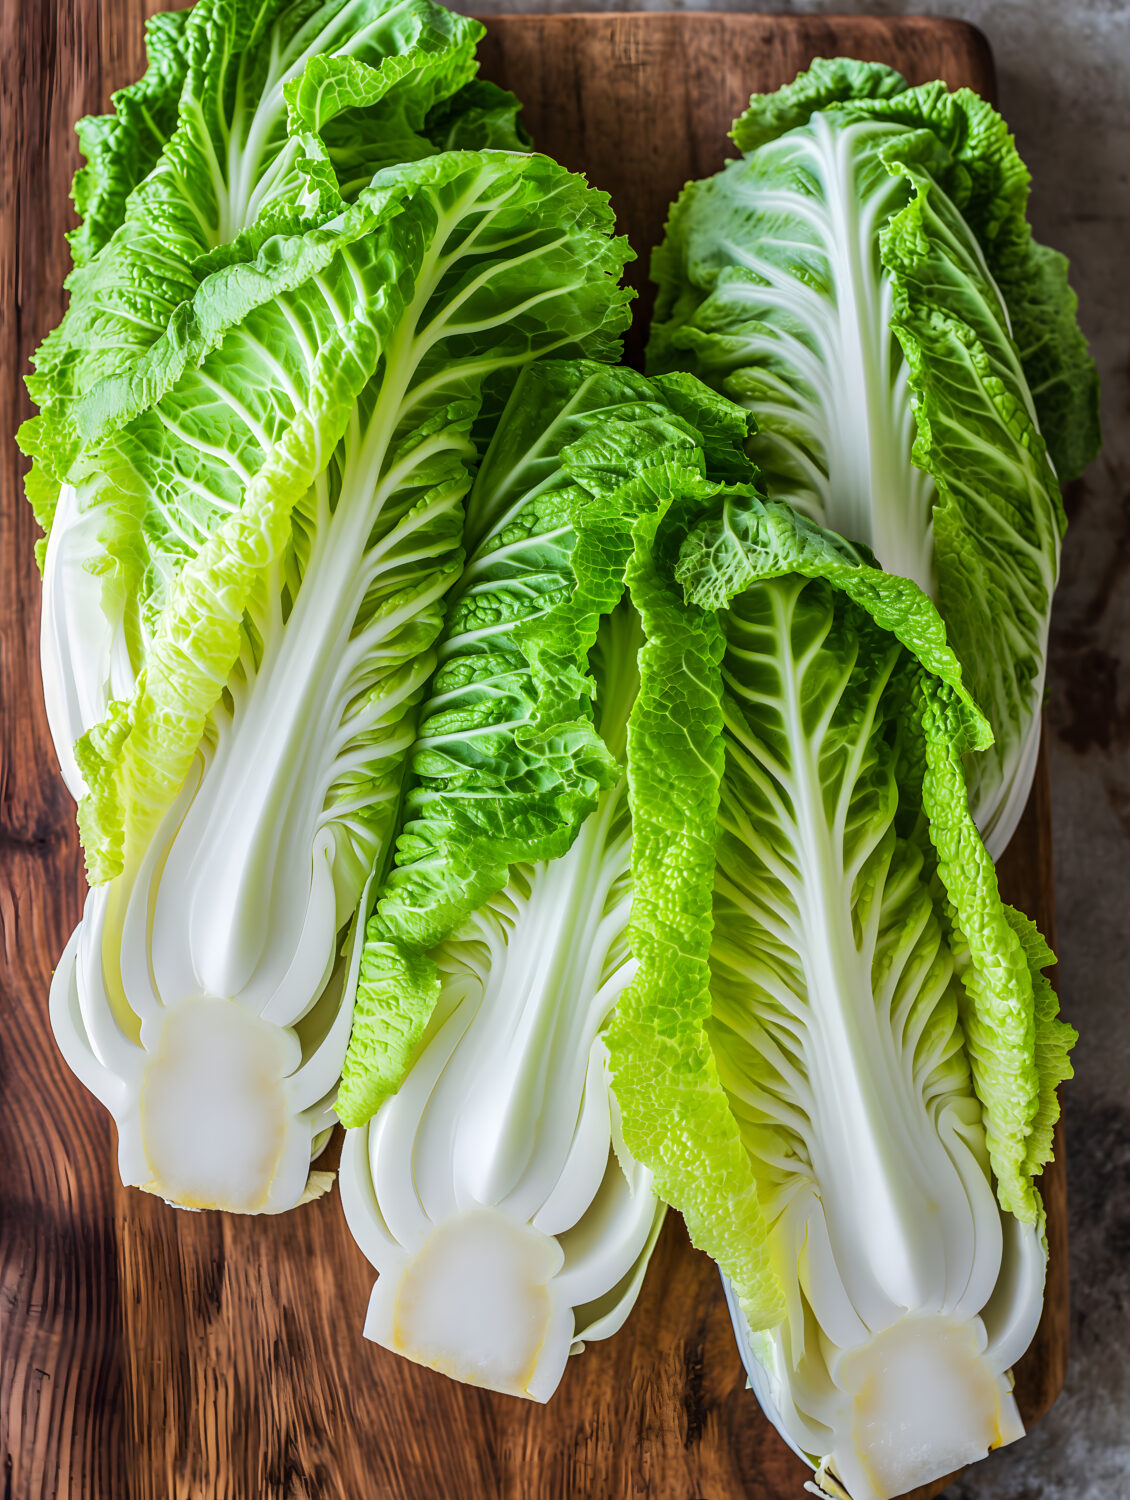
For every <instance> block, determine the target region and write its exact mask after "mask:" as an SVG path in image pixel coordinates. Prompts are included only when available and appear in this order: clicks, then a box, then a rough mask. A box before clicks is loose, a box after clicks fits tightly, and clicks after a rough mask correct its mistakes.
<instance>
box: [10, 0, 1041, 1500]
mask: <svg viewBox="0 0 1130 1500" xmlns="http://www.w3.org/2000/svg"><path fill="white" fill-rule="evenodd" d="M151 8H156V7H152V6H150V5H149V4H148V3H146V0H114V3H112V4H103V3H101V0H66V3H63V0H59V3H58V4H57V5H55V6H50V5H48V4H47V3H46V0H44V3H43V4H42V5H38V4H31V3H28V4H24V5H19V4H15V3H13V4H10V5H5V6H4V8H3V21H2V23H0V110H2V118H0V141H2V142H3V151H4V156H3V172H2V176H0V254H2V257H3V258H2V263H0V319H2V337H0V432H2V433H3V434H4V435H5V441H4V443H3V445H2V448H0V451H2V463H3V468H2V471H0V474H2V480H0V483H2V502H3V508H2V526H3V533H2V537H0V570H2V572H0V600H2V601H3V606H2V608H3V615H2V619H0V668H2V672H3V689H2V690H3V712H2V722H0V732H2V735H3V739H2V742H0V745H2V755H3V758H2V761H0V771H2V776H3V810H2V822H0V858H2V860H3V866H4V868H3V878H2V881H0V931H2V937H3V944H2V954H0V961H2V964H3V969H2V997H3V998H2V1004H3V1033H2V1034H3V1043H2V1049H0V1058H2V1066H3V1074H2V1095H0V1422H2V1423H3V1429H2V1433H0V1447H2V1449H3V1464H4V1485H5V1488H4V1492H3V1493H4V1496H5V1500H55V1497H68V1500H72V1497H82V1500H300V1497H301V1500H439V1497H441V1496H442V1497H453V1500H495V1497H498V1500H519V1497H520V1500H627V1497H638V1496H647V1497H652V1500H695V1497H701V1500H738V1497H740V1496H744V1497H750V1500H783V1497H786V1496H788V1497H792V1500H798V1497H799V1495H800V1490H801V1485H802V1483H803V1481H804V1479H805V1477H806V1475H807V1470H806V1469H805V1468H804V1466H803V1465H802V1464H801V1463H800V1462H799V1460H797V1459H795V1458H794V1457H793V1456H792V1454H791V1453H790V1452H789V1451H788V1450H787V1449H786V1447H785V1445H784V1444H783V1443H782V1442H781V1441H780V1439H779V1438H778V1437H777V1436H776V1434H775V1433H774V1432H773V1430H772V1429H771V1428H770V1427H769V1425H768V1424H767V1423H766V1422H765V1420H764V1419H763V1418H762V1417H761V1415H760V1413H759V1411H758V1408H757V1405H756V1403H755V1402H754V1400H753V1398H752V1396H750V1395H749V1393H748V1392H747V1391H746V1390H745V1389H744V1384H745V1382H744V1377H743V1372H742V1368H741V1365H740V1363H739V1360H738V1356H737V1353H736V1352H735V1348H734V1344H733V1340H732V1338H731V1334H730V1328H729V1320H728V1318H727V1314H726V1309H725V1306H724V1303H723V1300H722V1294H721V1288H720V1285H719V1281H718V1276H717V1273H716V1272H715V1270H714V1268H713V1266H712V1265H711V1263H710V1262H709V1261H708V1260H707V1259H706V1258H705V1257H704V1256H702V1255H699V1254H698V1253H697V1252H695V1251H693V1250H691V1248H690V1246H689V1245H688V1243H687V1240H686V1236H685V1234H684V1232H683V1229H682V1226H681V1224H680V1222H679V1221H678V1220H677V1218H676V1216H675V1215H669V1216H668V1221H667V1225H666V1228H665V1229H664V1232H663V1235H662V1238H661V1240H660V1243H659V1247H658V1249H657V1251H656V1254H655V1257H654V1259H653V1261H652V1265H651V1269H650V1272H649V1274H648V1277H647V1280H646V1282H645V1285H644V1290H643V1293H642V1295H641V1297H640V1299H639V1303H638V1305H637V1307H636V1309H635V1311H634V1312H633V1314H632V1316H631V1317H630V1319H629V1321H628V1323H627V1325H626V1327H625V1328H624V1329H623V1330H622V1331H621V1332H620V1333H619V1334H618V1335H616V1337H614V1338H612V1339H610V1340H608V1341H607V1342H606V1343H603V1344H597V1345H595V1346H594V1347H593V1348H591V1349H590V1350H589V1351H588V1352H587V1353H586V1354H584V1355H583V1356H582V1357H581V1358H579V1359H575V1360H572V1361H571V1362H570V1365H569V1369H568V1371H567V1373H566V1375H565V1378H564V1380H563V1382H562V1385H561V1388H560V1390H559V1391H558V1393H557V1395H556V1396H555V1398H554V1399H553V1401H552V1403H551V1404H550V1405H549V1406H547V1407H538V1406H533V1405H531V1404H529V1403H526V1402H521V1401H518V1400H515V1399H512V1398H509V1397H504V1396H496V1395H493V1394H490V1393H486V1392H483V1391H477V1390H472V1389H470V1388H468V1387H465V1386H459V1385H455V1384H453V1383H452V1382H450V1381H448V1380H446V1379H445V1378H444V1377H442V1376H440V1375H437V1374H434V1373H432V1372H430V1371H427V1370H422V1369H420V1368H418V1367H417V1366H415V1365H411V1364H408V1363H407V1362H404V1361H401V1360H398V1359H396V1358H395V1357H394V1356H392V1355H391V1354H388V1353H386V1352H385V1351H384V1350H382V1349H378V1348H376V1347H374V1346H372V1345H369V1344H366V1343H365V1342H364V1341H363V1340H362V1338H361V1333H360V1330H361V1324H362V1319H363V1316H364V1311H365V1305H366V1301H367V1298H368V1293H369V1289H370V1286H371V1283H372V1274H371V1272H370V1269H369V1267H368V1265H367V1264H366V1262H365V1261H364V1259H363V1257H362V1256H361V1254H360V1252H359V1251H357V1250H356V1249H355V1247H354V1246H353V1244H352V1242H351V1240H350V1239H349V1236H348V1234H347V1232H346V1229H345V1224H344V1221H343V1218H342V1215H341V1211H340V1208H339V1205H338V1200H337V1195H336V1193H335V1194H333V1195H331V1196H330V1197H328V1198H325V1199H323V1200H322V1201H321V1202H319V1203H316V1204H313V1205H310V1206H309V1207H305V1208H302V1209H299V1210H297V1211H296V1212H294V1213H291V1214H289V1215H286V1216H284V1217H281V1218H275V1219H241V1218H238V1217H225V1216H223V1215H220V1214H214V1213H208V1214H187V1213H178V1212H175V1211H174V1210H172V1209H170V1208H167V1207H165V1206H164V1205H163V1204H161V1203H160V1202H158V1201H157V1200H156V1199H154V1198H151V1197H148V1196H147V1195H145V1194H144V1193H141V1192H137V1191H134V1190H126V1189H123V1188H122V1187H121V1186H120V1184H119V1183H118V1181H117V1176H116V1172H115V1168H114V1142H113V1140H112V1130H111V1126H110V1123H109V1120H108V1117H107V1116H106V1115H105V1114H104V1113H103V1111H102V1110H101V1108H100V1107H99V1106H97V1105H96V1104H95V1103H94V1102H93V1100H91V1099H90V1098H89V1097H88V1096H87V1095H86V1094H85V1093H84V1091H83V1090H82V1088H81V1087H80V1086H79V1084H78V1083H77V1082H76V1081H75V1080H74V1079H73V1078H72V1077H71V1076H70V1074H69V1073H68V1072H67V1070H66V1068H65V1067H64V1065H63V1063H62V1060H61V1059H60V1057H59V1056H58V1054H57V1052H56V1051H55V1048H54V1044H53V1042H52V1039H51V1034H50V1029H49V1027H48V1022H47V990H48V984H49V980H50V975H51V969H52V966H53V964H54V962H55V960H56V958H57V956H58V955H59V953H60V952H61V950H62V948H63V944H64V942H65V941H66V938H67V936H68V935H69V933H70V931H71V929H72V927H73V926H74V924H75V922H76V921H77V919H78V916H79V910H80V903H81V898H82V891H83V881H82V875H81V860H80V855H79V851H78V845H77V841H76V837H75V833H74V822H73V809H72V807H71V804H70V802H69V799H68V797H67V795H66V793H65V791H64V789H63V786H62V783H61V782H60V780H59V777H58V774H57V771H56V767H55V761H54V756H53V753H52V750H51V746H50V741H49V739H48V735H47V729H46V724H45V720H44V714H43V709H42V706H41V702H40V685H39V675H38V665H37V630H38V617H39V586H38V580H37V577H36V574H35V569H34V563H33V560H32V543H33V535H34V528H33V524H32V519H31V515H30V512H29V510H28V509H27V507H26V506H25V504H24V502H23V499H22V494H21V486H20V473H21V470H22V463H21V460H20V459H19V457H18V455H17V453H16V451H15V448H14V445H12V444H11V443H9V442H8V441H7V434H9V433H12V432H14V430H15V428H16V426H17V424H18V422H19V420H20V419H22V417H24V416H25V415H27V414H28V404H27V400H26V398H25V396H24V394H23V390H22V386H21V385H20V383H19V377H20V376H21V375H22V373H23V371H24V370H25V369H26V360H27V356H28V354H29V352H30V351H31V350H32V349H33V348H34V347H35V345H36V344H37V343H38V342H39V340H40V338H41V337H42V336H43V334H44V333H45V332H46V331H47V329H48V328H49V327H51V326H52V325H53V324H54V323H55V322H57V321H58V319H59V317H60V315H61V313H62V311H63V293H62V282H63V277H64V275H65V273H66V271H67V269H68V260H67V255H66V250H65V245H64V240H63V232H64V230H65V229H66V228H67V227H69V226H70V224H71V223H72V222H73V216H72V212H71V209H70V206H69V204H68V201H67V192H68V188H69V185H70V180H71V175H72V173H73V171H74V168H75V166H76V164H77V150H76V148H75V144H74V138H73V136H72V134H71V124H72V122H73V121H74V120H75V119H76V118H77V117H78V116H80V115H82V114H85V113H87V112H90V111H95V110H104V109H105V108H106V107H107V104H108V99H109V94H110V90H111V89H112V88H116V87H118V86H120V85H121V84H123V83H125V82H127V81H129V80H131V79H133V78H136V77H137V76H138V75H139V74H140V72H141V70H142V66H143V52H142V21H143V17H144V15H145V14H146V13H147V12H148V11H149V10H150V9H151ZM489 24H490V35H489V37H488V39H487V42H486V43H485V45H484V47H483V51H482V56H483V71H484V73H485V75H486V76H487V77H490V78H494V79H495V80H497V81H498V82H499V83H503V84H507V85H509V86H511V87H513V88H514V89H515V90H516V91H517V92H518V93H519V94H520V95H521V96H522V98H523V99H524V100H525V101H526V118H527V120H528V122H529V124H530V127H531V129H532V130H533V133H534V136H535V138H536V140H537V142H538V144H539V146H541V147H542V148H543V149H545V150H547V151H549V152H552V153H553V154H554V155H556V156H558V157H559V158H560V159H561V160H562V161H564V162H565V163H567V164H568V165H569V166H571V167H575V168H580V169H583V170H584V171H586V172H587V173H588V174H589V176H590V178H591V180H592V181H593V182H594V183H596V184H597V185H599V186H600V187H602V188H605V189H607V190H608V191H609V192H610V193H611V194H612V199H613V202H614V204H615V205H616V208H617V211H618V213H619V215H620V219H621V226H622V228H623V229H624V230H625V232H626V233H627V234H628V235H629V236H630V238H631V241H632V243H633V245H634V246H635V248H636V250H637V251H638V252H639V255H640V259H639V260H638V261H637V262H636V264H635V266H634V267H633V268H632V271H631V276H632V280H633V283H634V284H635V285H636V286H643V284H644V281H645V276H646V265H647V255H648V252H649V251H650V248H651V246H652V245H653V244H654V243H655V241H656V240H657V238H658V237H659V235H660V233H661V230H662V225H663V220H664V216H665V212H666V208H667V205H668V203H669V201H670V199H671V198H672V197H673V196H674V195H675V193H676V192H677V191H678V189H679V187H680V186H681V185H682V183H683V182H684V181H685V180H686V179H687V178H689V177H697V176H701V175H704V174H706V173H709V172H712V171H714V170H716V169H717V167H718V166H719V165H720V163H721V161H722V159H723V158H724V157H725V156H726V155H727V153H728V152H729V151H730V150H731V148H730V147H729V144H728V142H727V140H726V134H725V133H726V130H727V128H728V126H729V124H730V121H731V119H732V118H733V116H734V115H735V114H736V113H738V112H739V110H740V109H741V108H742V106H743V104H744V102H745V100H746V98H747V96H748V95H749V93H750V92H751V91H752V90H755V89H757V90H765V89H772V88H776V87H777V86H778V85H780V84H782V83H785V82H787V81H788V80H789V79H790V78H792V77H793V75H794V74H795V73H796V72H797V70H798V69H800V68H802V67H804V66H805V65H806V64H807V63H808V62H809V61H810V60H811V59H812V58H813V57H815V56H819V55H831V54H845V55H854V56H858V57H862V58H874V59H878V60H882V61H884V62H889V63H893V64H895V65H896V66H897V67H899V68H901V69H902V71H903V72H904V73H905V74H906V75H907V76H908V77H909V78H910V80H911V81H912V82H916V83H917V82H921V81H924V80H926V79H930V78H934V77H941V78H943V79H945V80H946V82H947V83H949V84H951V85H954V86H956V85H960V84H968V85H970V86H972V87H973V88H975V89H977V90H979V91H980V92H981V93H983V94H985V95H987V96H988V97H992V95H993V89H994V81H993V69H992V62H991V59H990V56H989V52H988V48H987V46H986V44H985V41H984V39H983V38H982V37H981V35H980V34H979V33H978V32H976V31H975V30H973V29H972V28H970V27H968V26H964V25H961V24H958V23H956V22H947V21H934V20H870V19H853V18H843V17H822V18H816V17H763V16H753V15H707V14H702V15H686V14H683V15H677V14H636V15H605V16H597V15H586V16H554V17H535V16H528V17H501V18H499V19H497V20H493V21H491V22H490V23H489ZM648 302H649V299H648V297H647V296H646V294H645V296H644V297H643V298H641V302H640V304H639V308H640V313H641V314H642V315H646V313H647V311H648ZM641 343H642V338H641V333H640V332H637V334H636V336H635V337H634V338H633V340H632V341H631V343H630V348H629V354H630V356H632V357H633V358H636V359H638V357H639V353H640V348H641ZM1001 884H1002V887H1003V888H1004V891H1005V894H1006V897H1008V898H1009V899H1011V900H1012V901H1013V902H1015V903H1016V904H1017V905H1018V906H1020V907H1021V908H1023V909H1024V910H1025V911H1027V912H1029V913H1030V914H1031V915H1032V916H1033V917H1035V918H1036V920H1037V921H1038V922H1039V924H1040V926H1041V927H1042V928H1043V930H1044V932H1045V933H1047V934H1048V936H1049V938H1051V939H1052V941H1053V942H1054V917H1053V908H1052V887H1051V844H1050V824H1049V803H1048V785H1047V770H1046V766H1045V764H1044V763H1043V762H1042V761H1041V765H1040V769H1039V773H1038V776H1037V782H1036V789H1035V792H1034V793H1033V797H1032V801H1031V804H1030V805H1029V808H1028V810H1027V813H1026V815H1025V818H1024V821H1023V823H1022V824H1021V827H1020V830H1019V832H1018V834H1017V836H1016V839H1015V841H1014V843H1013V845H1012V848H1011V849H1010V850H1009V853H1008V855H1007V857H1006V858H1005V860H1004V861H1003V862H1002V865H1001ZM1044 1193H1045V1201H1046V1203H1047V1209H1048V1231H1049V1238H1050V1242H1051V1252H1052V1253H1051V1269H1050V1275H1049V1286H1048V1300H1047V1308H1046V1311H1045V1315H1044V1319H1043V1322H1042V1323H1041V1325H1040V1331H1039V1333H1038V1335H1037V1338H1036V1342H1035V1344H1034V1345H1033V1347H1032V1349H1031V1350H1030V1351H1029V1353H1028V1354H1027V1355H1026V1356H1025V1358H1024V1359H1023V1361H1022V1362H1021V1365H1020V1367H1019V1370H1018V1374H1017V1385H1018V1395H1019V1400H1020V1407H1021V1411H1022V1413H1023V1415H1024V1417H1025V1420H1026V1421H1027V1422H1029V1423H1031V1422H1032V1421H1034V1420H1035V1419H1036V1418H1038V1417H1039V1416H1040V1415H1041V1414H1042V1413H1043V1412H1044V1411H1045V1410H1046V1409H1047V1407H1048V1406H1049V1405H1050V1404H1051V1402H1052V1401H1053V1400H1054V1399H1055V1396H1056V1395H1057V1393H1058V1391H1059V1389H1060V1386H1061V1385H1062V1382H1063V1376H1064V1367H1065V1362H1066V1353H1067V1255H1066V1208H1065V1183H1064V1173H1063V1165H1062V1143H1061V1145H1060V1147H1059V1149H1058V1151H1057V1161H1056V1165H1055V1166H1054V1167H1053V1168H1052V1169H1051V1170H1050V1172H1049V1173H1048V1174H1047V1175H1046V1178H1045V1181H1044ZM937 1488H940V1487H936V1488H935V1489H934V1490H930V1491H921V1492H916V1494H919V1495H922V1496H924V1495H926V1494H927V1493H930V1494H933V1493H936V1492H937Z"/></svg>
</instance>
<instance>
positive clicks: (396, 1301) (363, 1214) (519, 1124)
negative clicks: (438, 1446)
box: [341, 782, 663, 1401]
mask: <svg viewBox="0 0 1130 1500" xmlns="http://www.w3.org/2000/svg"><path fill="white" fill-rule="evenodd" d="M626 802H627V792H626V787H625V785H624V783H623V782H621V783H620V784H619V785H618V786H617V787H616V788H614V789H613V790H611V791H609V792H607V793H605V794H604V796H603V798H602V800H601V802H600V804H599V805H598V807H597V809H596V811H595V812H594V813H593V814H592V816H591V817H590V818H589V819H588V821H587V822H586V823H585V824H584V826H583V827H582V829H581V832H580V834H579V835H578V837H577V840H576V842H575V843H574V845H573V847H572V849H571V850H570V851H569V853H568V854H566V855H565V856H563V857H562V858H561V859H558V860H554V861H552V862H550V863H547V864H539V865H535V866H518V867H516V869H515V870H514V871H513V872H512V876H511V881H510V884H509V886H508V887H507V889H506V890H505V891H504V892H503V893H502V894H501V895H499V896H497V897H495V898H494V899H493V900H491V901H490V902H488V903H486V904H485V905H484V906H483V907H482V908H481V909H480V910H479V911H478V912H477V913H476V914H475V915H474V917H472V918H471V919H470V920H469V921H468V922H467V923H466V924H465V926H464V927H463V928H462V929H461V930H460V932H459V933H458V934H457V935H456V936H455V937H453V938H452V939H451V940H449V941H448V942H447V943H445V944H443V945H442V946H441V947H440V948H439V949H438V950H437V951H436V953H435V954H434V957H435V958H436V960H437V962H438V964H439V967H440V972H441V980H442V989H441V995H440V999H439V1002H438V1005H437V1007H436V1010H435V1013H434V1014H433V1016H432V1019H431V1022H430V1025H429V1028H428V1031H427V1033H426V1035H425V1038H424V1041H423V1043H422V1046H421V1049H420V1052H419V1055H418V1057H417V1059H416V1061H415V1063H414V1065H413V1067H412V1069H411V1071H410V1073H409V1074H408V1077H407V1078H406V1080H405V1082H404V1083H403V1085H402V1086H401V1088H400V1091H399V1092H398V1093H397V1094H396V1095H394V1096H393V1097H392V1098H391V1099H389V1100H387V1101H386V1102H385V1104H384V1105H383V1106H382V1107H381V1108H380V1110H379V1111H378V1112H377V1114H376V1116H375V1117H374V1118H373V1120H372V1121H371V1122H370V1124H369V1125H368V1126H366V1127H365V1128H364V1129H361V1130H353V1131H350V1132H349V1133H348V1135H347V1138H346V1146H345V1151H344V1153H343V1156H342V1164H341V1191H342V1202H343V1204H344V1207H345V1211H346V1217H347V1219H348V1221H349V1226H350V1229H351V1231H352V1233H353V1236H354V1238H355V1239H356V1241H357V1243H358V1244H359V1246H360V1247H361V1249H362V1250H363V1251H364V1252H365V1255H366V1256H367V1257H368V1259H369V1260H370V1261H371V1262H372V1264H373V1265H374V1266H375V1267H376V1269H377V1270H378V1271H379V1273H380V1276H379V1279H378V1281H377V1284H376V1286H375V1288H374V1290H373V1294H372V1299H371V1301H370V1304H369V1312H368V1317H367V1319H366V1323H365V1333H366V1336H367V1337H368V1338H371V1339H373V1340H375V1341H376V1342H377V1343H380V1344H383V1345H384V1346H385V1347H386V1348H389V1349H392V1350H394V1351H395V1352H396V1353H398V1354H403V1355H406V1356H407V1357H408V1358H410V1359H414V1360H416V1361H418V1362H419V1363H421V1364H424V1365H428V1366H430V1367H432V1368H433V1369H437V1370H441V1371H443V1373H444V1374H447V1375H450V1376H453V1377H454V1378H456V1379H459V1380H465V1381H469V1382H471V1383H472V1384H477V1385H483V1386H487V1387H489V1388H490V1389H492V1390H498V1391H503V1392H506V1393H508V1394H511V1395H517V1396H525V1397H529V1398H531V1399H533V1400H536V1401H545V1400H547V1399H548V1398H549V1396H551V1395H552V1393H553V1391H554V1390H555V1389H556V1387H557V1384H558V1382H559V1380H560V1379H561V1375H562V1372H563V1370H564V1368H565V1363H566V1360H567V1358H568V1356H569V1353H570V1351H571V1350H574V1351H575V1350H577V1349H579V1348H581V1347H582V1346H583V1342H584V1341H585V1340H591V1339H597V1338H606V1337H608V1335H610V1334H611V1333H614V1332H615V1331H616V1330H617V1329H618V1328H619V1327H620V1325H621V1324H622V1323H623V1321H624V1319H625V1318H626V1317H627V1315H628V1313H629V1311H630V1310H631V1307H632V1305H633V1303H634V1302H635V1298H636V1295H637V1293H638V1290H639V1286H640V1283H641V1281H642V1279H643V1273H644V1270H645V1268H646V1265H647V1260H648V1257H649V1255H650V1253H651V1249H652V1246H653V1245H654V1243H655V1238H656V1235H657V1234H658V1231H659V1227H660V1224H661V1222H662V1216H663V1207H662V1205H661V1204H660V1203H659V1202H658V1201H657V1200H656V1198H655V1197H654V1195H653V1193H652V1189H651V1174H650V1173H649V1172H647V1171H646V1170H645V1169H644V1168H643V1167H641V1166H639V1165H638V1164H637V1163H636V1162H634V1161H633V1160H632V1159H631V1158H630V1157H629V1155H628V1153H627V1151H626V1149H625V1147H624V1145H623V1142H622V1140H621V1138H620V1132H619V1125H618V1121H617V1116H616V1109H615V1105H614V1102H613V1100H612V1097H611V1094H610V1091H609V1086H608V1078H607V1064H606V1054H605V1048H604V1044H603V1041H602V1040H601V1036H600V1033H601V1030H602V1028H603V1026H604V1024H605V1022H606V1020H607V1018H608V1015H609V1013H610V1012H611V1010H612V1007H613V1006H614V1005H615V1003H616V1000H617V998H618V996H619V995H620V993H621V991H622V990H623V988H624V987H625V985H626V984H627V983H628V982H629V981H630V979H631V977H632V974H633V972H634V969H635V964H634V961H633V960H632V958H631V956H630V953H629V951H628V945H627V935H626V926H627V919H628V910H629V906H630V900H631V895H630V872H629V859H630V844H631V835H630V823H629V820H628V817H627V807H626Z"/></svg>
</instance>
